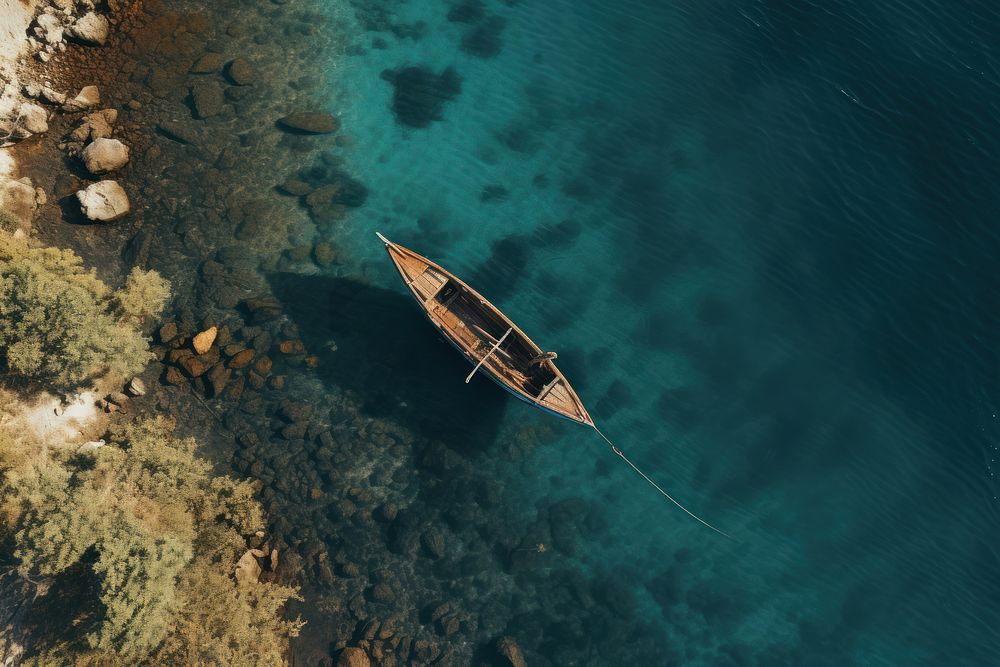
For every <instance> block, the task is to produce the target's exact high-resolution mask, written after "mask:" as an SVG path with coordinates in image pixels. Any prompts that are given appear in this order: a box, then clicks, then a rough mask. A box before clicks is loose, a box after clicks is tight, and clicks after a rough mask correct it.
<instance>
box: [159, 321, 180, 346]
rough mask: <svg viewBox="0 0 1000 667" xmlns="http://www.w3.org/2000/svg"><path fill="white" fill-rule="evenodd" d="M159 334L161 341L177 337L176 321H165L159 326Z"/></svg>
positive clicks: (167, 341) (165, 341)
mask: <svg viewBox="0 0 1000 667" xmlns="http://www.w3.org/2000/svg"><path fill="white" fill-rule="evenodd" d="M159 335H160V342H161V343H169V342H170V341H172V340H173V339H174V338H176V337H177V323H176V322H167V323H166V324H164V325H163V326H162V327H160V331H159Z"/></svg>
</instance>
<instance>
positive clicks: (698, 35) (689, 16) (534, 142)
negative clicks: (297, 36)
mask: <svg viewBox="0 0 1000 667" xmlns="http://www.w3.org/2000/svg"><path fill="white" fill-rule="evenodd" d="M328 11H329V12H330V21H331V29H333V28H334V27H335V26H336V27H341V28H343V27H346V28H347V29H348V31H349V34H350V35H351V43H352V44H351V45H352V48H351V49H349V50H348V52H347V54H345V55H342V56H338V57H337V58H336V59H335V60H334V61H333V62H330V63H329V67H330V80H331V81H332V88H331V90H330V107H331V108H333V109H335V110H336V111H337V113H338V114H339V115H340V116H341V118H342V121H343V125H344V127H345V131H346V133H347V135H348V136H349V138H350V148H349V149H348V150H347V156H348V157H347V162H348V164H349V166H350V168H351V170H352V173H355V174H357V175H358V177H359V178H360V179H361V180H362V181H363V182H365V183H366V184H367V186H368V187H369V188H370V195H369V197H368V200H367V201H366V203H365V205H364V206H363V207H362V208H360V209H358V211H357V212H356V213H355V214H354V215H353V217H352V218H351V219H350V220H349V221H348V222H347V223H346V224H345V227H344V229H343V230H342V232H338V233H337V234H336V240H337V242H338V243H339V244H340V245H342V246H345V247H347V248H348V249H349V250H350V253H351V255H352V256H353V257H355V258H357V263H356V266H354V267H353V270H354V271H356V272H358V273H363V274H365V275H366V276H367V277H368V279H369V280H370V281H371V282H372V283H373V284H375V285H377V286H378V287H381V288H384V289H388V290H395V291H399V292H400V293H402V290H403V287H402V285H401V284H400V283H399V281H398V278H397V276H396V275H395V273H394V272H393V271H392V269H391V267H390V266H389V265H388V262H387V260H386V259H385V256H384V252H383V250H382V248H381V245H380V244H379V243H377V241H376V240H375V237H374V231H375V230H381V231H382V232H383V233H385V234H387V235H388V236H389V237H390V238H392V239H394V240H396V241H398V242H400V243H403V244H404V245H407V246H409V247H412V248H413V249H415V250H417V251H418V252H421V253H423V254H426V255H428V256H430V257H431V258H433V259H435V260H437V261H439V262H440V263H442V264H443V265H444V266H445V267H446V268H450V269H451V270H453V271H455V272H456V273H458V274H459V275H462V276H464V277H466V278H467V279H468V280H469V281H470V282H471V283H472V284H473V285H474V286H475V287H476V288H477V289H479V290H480V291H481V292H483V293H484V294H485V295H486V296H487V297H489V298H491V299H493V300H494V301H495V302H496V303H497V304H498V305H500V306H501V307H502V308H504V309H505V310H506V311H507V313H508V314H509V315H510V316H511V317H512V318H514V319H515V320H516V321H517V322H518V323H519V324H520V326H521V327H522V328H523V329H524V330H526V331H527V332H528V333H529V335H531V336H533V337H534V338H535V339H536V340H537V341H538V342H539V343H540V344H541V345H542V346H543V347H545V348H546V349H554V350H556V351H558V352H559V355H560V356H559V362H560V366H561V367H562V368H563V370H564V372H565V373H566V374H567V375H568V377H569V379H570V380H571V381H572V382H573V383H574V385H575V386H576V387H577V389H578V391H579V392H580V394H581V396H582V397H583V399H584V401H585V402H586V403H587V404H588V406H589V407H590V410H591V412H592V414H593V415H594V417H595V419H596V420H597V421H598V423H599V424H600V425H601V427H602V429H603V430H604V431H605V432H606V433H608V434H609V435H610V436H611V437H612V438H613V439H615V440H616V441H617V443H618V445H619V446H620V447H621V448H622V449H623V450H624V451H625V452H626V453H627V454H628V455H630V456H631V458H632V459H633V460H634V461H635V462H636V463H637V464H638V465H639V466H640V467H643V468H644V469H645V470H646V471H647V472H648V473H649V474H650V475H651V476H652V477H654V478H655V479H657V480H659V481H661V482H662V483H663V484H664V485H665V486H666V488H667V489H668V490H670V491H671V492H672V493H673V494H674V495H675V496H676V497H678V498H679V499H680V500H681V501H682V502H685V503H686V504H687V505H688V507H690V508H691V509H692V510H693V511H695V512H696V513H698V514H700V515H701V516H703V517H705V518H706V519H707V520H708V521H710V522H712V523H713V524H715V525H718V526H719V527H720V528H722V529H723V530H725V531H727V532H729V533H731V534H733V535H734V536H735V538H736V539H735V541H727V540H725V539H723V538H720V537H719V536H718V535H716V534H714V533H712V532H710V531H708V530H707V529H705V528H704V527H702V526H700V525H698V524H697V523H695V522H694V521H692V520H691V519H690V518H688V517H687V516H685V515H684V514H683V513H681V512H680V511H679V510H676V509H675V508H673V507H672V506H670V505H669V504H667V503H666V502H665V501H663V500H662V499H661V498H659V497H658V496H657V495H656V494H655V493H654V492H653V491H652V490H651V489H649V488H648V487H646V486H645V485H644V483H643V482H642V481H641V480H640V479H639V478H638V477H636V476H635V475H634V474H633V473H632V472H631V471H630V470H628V469H627V468H626V467H625V466H623V465H621V464H620V463H619V462H617V461H616V460H615V459H614V457H612V456H611V455H610V454H609V452H608V451H607V449H606V448H605V447H604V446H603V444H602V443H601V441H600V440H599V439H598V438H597V436H596V435H595V434H592V433H589V432H587V431H586V430H585V429H581V428H579V427H575V426H572V425H569V424H561V423H558V424H548V418H546V417H545V416H544V415H540V414H536V413H534V412H532V411H531V410H529V408H527V407H526V406H523V405H521V404H519V403H517V402H516V401H514V400H513V399H509V400H507V401H505V402H504V403H503V404H502V415H501V416H499V417H498V419H499V420H500V426H499V427H498V432H504V433H508V434H509V433H511V432H514V433H516V432H517V429H518V428H520V427H521V426H522V425H527V426H528V427H530V428H543V427H544V426H545V425H551V426H552V427H553V430H552V431H551V433H550V434H547V435H546V436H545V438H544V442H543V444H542V445H541V446H540V447H539V448H537V449H535V450H534V451H533V453H531V455H530V456H529V457H528V458H527V459H525V460H523V461H518V462H511V463H509V464H503V463H501V464H498V465H500V468H499V470H501V471H503V470H506V471H507V473H506V474H505V476H504V477H503V478H501V479H500V480H499V481H500V482H501V483H502V484H503V485H504V486H505V488H506V489H508V491H509V493H508V495H507V496H506V497H507V498H508V502H514V501H515V500H516V501H517V502H519V503H522V504H523V510H520V509H519V508H517V507H512V508H511V511H514V512H518V511H523V516H524V517H525V520H526V521H528V520H530V519H531V517H532V515H533V513H534V512H535V511H536V508H537V507H539V506H540V505H541V504H543V503H551V502H554V501H558V500H561V499H564V498H571V497H573V498H581V499H583V500H584V501H586V503H588V504H590V505H593V506H599V507H601V508H602V510H603V513H604V516H605V518H606V520H607V524H608V527H607V528H606V529H605V530H603V531H598V532H597V533H595V534H596V535H597V536H596V537H593V536H592V537H587V538H585V539H582V540H579V541H578V542H577V545H576V550H575V554H574V556H573V558H572V560H573V561H574V562H576V563H577V565H578V567H580V568H582V570H583V571H597V570H602V571H611V572H614V573H615V575H616V576H617V577H619V578H620V580H621V581H623V582H626V585H627V586H628V587H629V588H630V589H631V593H632V595H634V598H635V604H636V606H637V609H638V610H639V615H640V616H641V617H642V618H644V619H645V621H647V622H648V623H649V624H650V626H649V627H650V628H651V629H650V630H649V631H648V632H649V639H651V640H652V641H654V642H656V643H658V644H659V645H661V646H662V658H663V663H664V664H667V663H678V662H680V663H684V664H799V665H802V664H838V665H842V664H885V665H890V664H891V665H896V664H929V665H932V664H942V663H945V662H946V661H947V662H948V663H950V664H963V665H964V664H983V665H985V664H996V662H997V656H998V655H1000V634H998V633H997V628H998V627H1000V558H998V540H997V534H998V533H997V529H998V519H1000V513H998V507H1000V505H998V500H997V497H998V495H1000V486H998V482H997V479H996V476H995V473H996V472H997V470H1000V467H998V462H997V461H995V459H996V458H998V457H1000V450H998V449H997V448H998V446H1000V417H998V412H1000V405H998V403H1000V386H998V384H1000V383H998V380H1000V358H998V350H1000V334H998V326H1000V270H998V267H997V257H998V255H1000V233H998V224H1000V218H998V215H1000V187H998V184H1000V168H998V160H997V154H998V151H1000V139H998V130H997V127H998V126H997V123H998V120H1000V53H998V49H997V44H998V43H1000V42H997V37H996V36H997V35H998V34H1000V8H998V6H997V5H995V4H993V3H989V2H940V1H939V2H919V3H914V2H882V3H861V2H846V1H835V2H824V3H791V2H776V1H775V2H751V1H749V0H747V1H743V2H718V1H711V0H710V1H705V0H697V1H694V0H676V1H674V0H672V1H663V0H660V1H653V0H643V1H640V0H622V1H621V2H614V3H612V2H595V1H594V0H574V1H570V0H546V1H544V2H542V1H540V0H521V1H519V2H518V1H514V0H511V1H510V2H505V3H504V2H496V1H494V0H487V1H486V2H484V3H482V4H481V5H477V4H476V3H469V4H466V5H459V4H458V3H448V2H443V1H441V0H420V1H417V0H411V1H410V2H400V3H394V2H380V3H373V2H367V1H364V0H356V1H355V2H351V3H346V2H341V3H336V4H335V5H334V6H333V7H332V8H329V9H328ZM449 12H451V19H452V20H449ZM459 19H461V20H459ZM391 27H394V28H395V29H390V28H391ZM477 31H478V32H477ZM463 44H464V47H463ZM470 51H471V52H470ZM407 67H416V68H424V69H422V70H407V69H406V68H407ZM447 68H454V69H453V71H451V72H448V71H447ZM387 71H391V72H390V73H387ZM393 72H394V73H393ZM393 81H395V85H396V86H397V88H394V84H393ZM408 84H409V86H410V87H409V88H407V87H406V86H407V85H408ZM397 89H398V90H399V91H402V92H397V93H396V94H398V95H402V99H401V100H396V101H395V102H394V98H393V95H394V91H396V90H397ZM410 315H411V316H412V318H413V322H414V323H415V324H414V326H420V327H423V326H426V325H425V324H424V323H423V322H422V320H421V318H420V315H419V314H418V311H417V309H416V307H413V308H412V311H411V312H410ZM432 338H433V337H432V336H426V337H418V338H417V339H416V340H415V342H413V344H414V345H417V347H418V349H417V350H415V353H416V354H419V355H422V354H424V353H425V352H424V351H423V350H421V349H419V346H421V345H423V346H429V345H433V344H434V343H432V342H431V341H432ZM399 344H400V345H406V344H408V342H407V341H400V342H399ZM426 353H427V354H430V351H429V350H428V351H427V352H426ZM390 370H391V367H390ZM449 370H451V369H449ZM458 371H459V372H461V369H460V368H459V369H458ZM461 380H462V378H461V377H460V376H459V375H455V376H454V377H451V376H447V377H446V376H443V375H442V376H441V377H438V378H436V381H438V382H440V383H442V385H443V384H445V383H452V384H454V383H461ZM432 381H433V380H432ZM479 382H483V383H486V381H485V380H484V379H483V380H479ZM490 389H491V390H492V388H490ZM391 391H392V392H393V393H394V397H395V398H397V399H398V400H399V401H401V402H403V403H409V404H416V403H419V401H420V396H418V395H417V394H426V392H428V391H433V385H432V384H427V383H424V384H420V385H417V384H412V385H408V384H407V382H406V379H405V377H404V378H403V379H402V380H400V379H398V378H397V380H396V381H395V382H394V383H393V385H392V389H391ZM497 391H498V390H497ZM475 396H478V395H475ZM420 404H421V405H424V404H423V403H420ZM494 407H495V406H494V405H493V404H492V403H491V404H490V408H489V409H490V410H493V409H494ZM436 409H437V410H438V412H439V414H437V415H430V419H429V421H428V417H427V416H423V417H419V416H418V415H416V414H414V415H412V416H411V417H407V413H406V412H405V411H403V412H402V413H401V414H400V415H399V417H400V419H402V420H403V421H404V423H408V425H410V426H412V427H414V428H418V429H419V428H425V427H427V428H429V426H427V424H429V423H432V422H434V421H435V419H434V418H435V417H437V418H438V422H440V421H447V418H448V415H449V413H450V412H452V411H453V410H454V406H451V405H447V404H444V403H443V402H442V403H441V404H439V405H438V406H437V408H436ZM462 410H466V411H467V410H475V403H474V402H470V405H464V406H462ZM484 410H486V408H484ZM432 411H433V408H432ZM474 422H475V420H474V419H473V420H472V422H471V423H466V424H465V426H462V428H466V427H467V428H468V429H469V430H470V433H469V438H470V439H474V438H475V437H476V435H475V433H473V432H472V431H474V430H475V423H474ZM463 423H465V422H463ZM456 428H458V427H456ZM491 433H492V431H491ZM459 435H461V434H459ZM498 437H499V436H498ZM481 446H482V447H483V448H484V449H483V450H482V451H484V452H485V454H483V455H484V456H489V455H490V450H489V443H486V444H485V445H481ZM504 465H506V467H504ZM526 643H527V644H528V648H529V649H530V650H536V648H537V647H536V646H535V644H534V643H532V641H530V640H527V641H526ZM543 643H544V642H543ZM553 660H554V662H558V660H555V659H553ZM606 660H607V658H605V659H604V661H606ZM605 664H606V662H605Z"/></svg>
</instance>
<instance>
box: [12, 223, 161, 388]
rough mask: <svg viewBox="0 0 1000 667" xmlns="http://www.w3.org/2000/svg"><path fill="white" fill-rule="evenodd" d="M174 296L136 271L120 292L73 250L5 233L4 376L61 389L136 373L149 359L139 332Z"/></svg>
mask: <svg viewBox="0 0 1000 667" xmlns="http://www.w3.org/2000/svg"><path fill="white" fill-rule="evenodd" d="M169 294H170V291H169V284H168V283H167V282H166V281H165V280H163V279H162V278H161V277H160V276H159V275H158V274H156V272H154V271H142V270H138V269H134V270H133V271H132V273H131V274H130V275H129V278H128V281H127V283H126V285H125V287H124V288H123V289H122V290H119V291H117V292H115V291H113V290H111V289H110V288H109V287H108V286H107V285H106V284H105V283H104V282H102V281H101V280H100V279H99V278H98V277H97V275H96V273H95V272H94V271H93V270H92V269H91V270H87V269H86V268H85V267H84V266H83V262H82V260H81V259H80V258H79V257H78V256H77V255H76V254H74V253H73V252H72V251H70V250H61V249H58V248H32V247H30V245H29V244H28V242H27V241H26V240H24V239H19V238H15V237H14V236H13V235H11V234H9V233H7V232H5V231H2V230H0V370H4V371H6V372H8V373H11V374H14V375H17V376H21V377H25V378H29V379H32V380H37V381H41V382H46V383H49V384H52V385H55V386H57V387H60V388H68V387H72V386H75V385H79V384H81V383H83V382H85V381H86V380H88V379H91V378H94V377H97V376H100V375H102V374H105V373H112V374H115V375H122V376H124V375H128V374H131V373H135V372H138V371H139V370H141V369H142V367H143V366H145V364H146V363H148V361H149V360H150V359H151V358H152V355H151V354H150V352H149V349H148V341H147V340H146V339H145V338H144V337H143V335H142V332H141V331H140V328H139V327H140V325H141V322H142V320H143V318H145V317H147V316H156V315H159V313H160V312H161V311H162V310H163V307H164V305H165V303H166V302H167V300H168V299H169Z"/></svg>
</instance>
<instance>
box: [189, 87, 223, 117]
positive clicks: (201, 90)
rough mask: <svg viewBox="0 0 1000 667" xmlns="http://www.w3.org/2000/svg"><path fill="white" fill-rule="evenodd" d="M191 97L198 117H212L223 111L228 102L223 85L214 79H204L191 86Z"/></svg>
mask: <svg viewBox="0 0 1000 667" xmlns="http://www.w3.org/2000/svg"><path fill="white" fill-rule="evenodd" d="M191 99H192V101H193V102H194V110H195V113H197V114H198V118H202V119H204V118H211V117H212V116H217V115H219V113H221V112H222V108H223V107H224V106H225V104H226V99H225V95H223V93H222V87H221V86H219V84H217V83H216V82H214V81H202V82H200V83H196V84H194V85H193V86H191Z"/></svg>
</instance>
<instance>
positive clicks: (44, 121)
mask: <svg viewBox="0 0 1000 667" xmlns="http://www.w3.org/2000/svg"><path fill="white" fill-rule="evenodd" d="M18 114H19V115H20V116H21V125H22V126H23V127H24V129H26V130H27V131H28V132H31V133H32V134H42V133H43V132H48V131H49V115H48V113H46V111H45V109H44V108H42V107H40V106H38V105H37V104H31V103H30V102H25V103H23V104H22V105H21V107H20V109H18Z"/></svg>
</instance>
